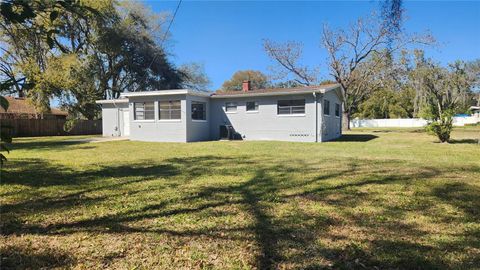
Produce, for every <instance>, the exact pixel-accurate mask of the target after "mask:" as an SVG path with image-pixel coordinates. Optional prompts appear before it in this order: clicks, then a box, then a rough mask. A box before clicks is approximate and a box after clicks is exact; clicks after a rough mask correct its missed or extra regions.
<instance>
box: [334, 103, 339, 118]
mask: <svg viewBox="0 0 480 270" xmlns="http://www.w3.org/2000/svg"><path fill="white" fill-rule="evenodd" d="M335 116H340V104H338V103H335Z"/></svg>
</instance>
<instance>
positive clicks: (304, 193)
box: [0, 126, 480, 269]
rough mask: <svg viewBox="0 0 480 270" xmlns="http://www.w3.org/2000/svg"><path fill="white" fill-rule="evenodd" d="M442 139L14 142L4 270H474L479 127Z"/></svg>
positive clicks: (5, 176)
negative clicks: (443, 141) (451, 140)
mask: <svg viewBox="0 0 480 270" xmlns="http://www.w3.org/2000/svg"><path fill="white" fill-rule="evenodd" d="M453 138H454V139H455V141H454V143H452V144H441V143H437V142H435V141H436V139H435V138H434V137H433V136H430V135H427V134H425V133H423V132H422V131H419V130H412V129H408V130H400V129H399V130H380V129H377V130H375V129H364V130H353V131H352V132H348V133H347V135H346V136H345V137H344V138H343V139H342V140H340V141H335V142H328V143H320V144H314V143H287V142H242V141H234V142H204V143H203V142H202V143H189V144H176V143H147V142H130V141H116V142H104V143H74V142H68V141H65V140H69V139H71V137H69V138H67V137H48V138H24V139H16V140H15V141H14V146H13V147H12V149H13V151H12V152H11V153H10V154H9V155H8V158H9V161H8V163H6V167H5V168H4V170H3V171H2V174H1V185H0V203H1V205H2V208H1V211H2V213H1V214H2V215H1V221H0V225H1V227H2V228H1V234H0V258H1V268H2V269H9V268H20V269H23V268H29V269H38V268H40V267H45V268H75V269H105V268H109V269H182V268H183V269H269V268H273V269H317V268H333V269H338V268H343V269H352V268H353V269H385V268H388V269H392V268H393V269H397V268H400V269H435V268H452V269H475V268H476V269H478V268H479V267H480V145H479V144H477V143H476V139H478V138H480V127H478V126H477V127H469V128H457V129H455V130H454V132H453Z"/></svg>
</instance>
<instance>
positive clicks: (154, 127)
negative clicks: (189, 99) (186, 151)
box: [129, 95, 187, 142]
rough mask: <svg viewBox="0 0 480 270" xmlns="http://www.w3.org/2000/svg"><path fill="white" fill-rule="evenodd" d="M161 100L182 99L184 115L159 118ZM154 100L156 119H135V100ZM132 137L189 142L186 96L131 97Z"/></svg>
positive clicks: (158, 140)
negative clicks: (174, 117) (168, 118)
mask: <svg viewBox="0 0 480 270" xmlns="http://www.w3.org/2000/svg"><path fill="white" fill-rule="evenodd" d="M160 100H180V103H181V106H182V116H181V119H179V120H159V119H158V115H159V113H158V101H160ZM145 101H154V104H155V119H154V120H135V119H134V108H133V103H134V102H145ZM129 108H130V139H131V140H136V141H155V142H187V132H186V126H187V120H186V117H187V113H186V111H187V110H186V108H187V105H186V96H185V95H170V96H146V97H130V98H129Z"/></svg>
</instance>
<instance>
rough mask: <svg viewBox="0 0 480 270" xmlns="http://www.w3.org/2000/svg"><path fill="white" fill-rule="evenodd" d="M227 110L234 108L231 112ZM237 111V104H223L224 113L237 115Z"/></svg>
mask: <svg viewBox="0 0 480 270" xmlns="http://www.w3.org/2000/svg"><path fill="white" fill-rule="evenodd" d="M228 108H232V109H233V108H235V109H233V110H229V109H228ZM237 111H238V103H237V102H225V112H226V113H237Z"/></svg>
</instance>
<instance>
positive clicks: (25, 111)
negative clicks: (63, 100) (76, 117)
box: [0, 97, 68, 119]
mask: <svg viewBox="0 0 480 270" xmlns="http://www.w3.org/2000/svg"><path fill="white" fill-rule="evenodd" d="M5 98H6V99H7V100H8V110H7V111H5V110H4V109H3V108H1V107H0V119H66V118H67V116H68V113H67V112H65V111H62V110H59V109H57V108H51V110H50V112H48V113H39V112H38V111H37V110H36V109H35V106H33V105H32V104H30V103H29V102H28V101H27V100H26V99H25V98H15V97H5Z"/></svg>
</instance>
